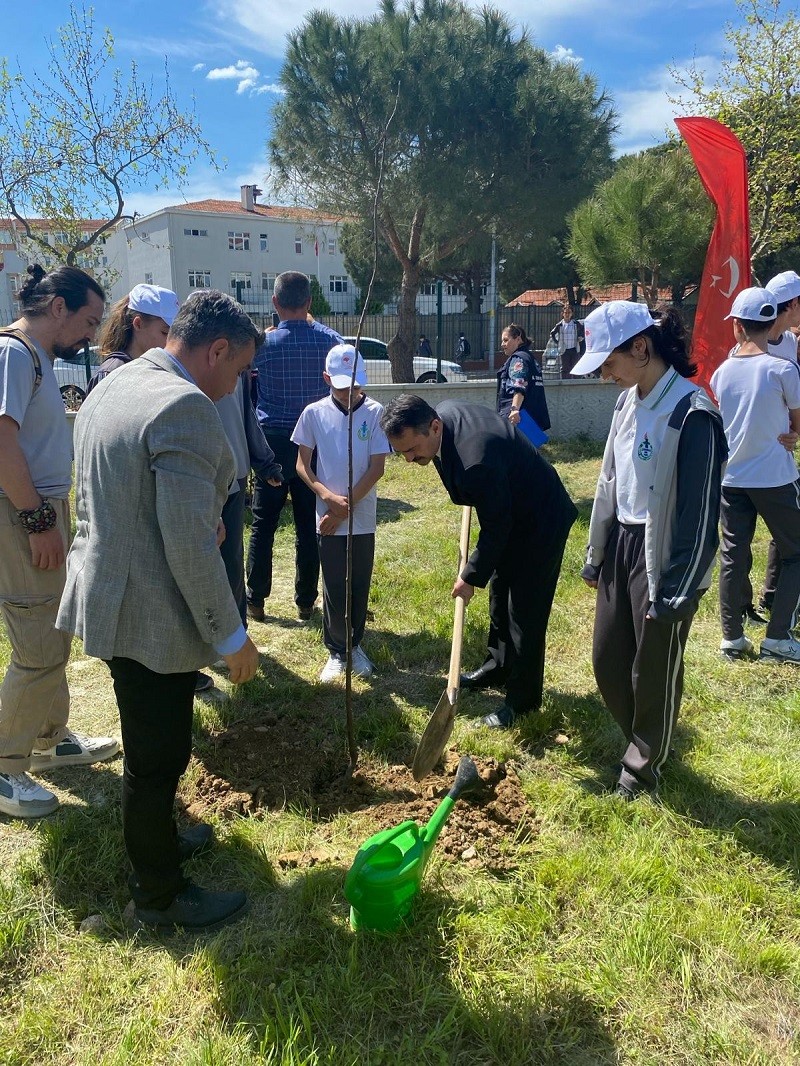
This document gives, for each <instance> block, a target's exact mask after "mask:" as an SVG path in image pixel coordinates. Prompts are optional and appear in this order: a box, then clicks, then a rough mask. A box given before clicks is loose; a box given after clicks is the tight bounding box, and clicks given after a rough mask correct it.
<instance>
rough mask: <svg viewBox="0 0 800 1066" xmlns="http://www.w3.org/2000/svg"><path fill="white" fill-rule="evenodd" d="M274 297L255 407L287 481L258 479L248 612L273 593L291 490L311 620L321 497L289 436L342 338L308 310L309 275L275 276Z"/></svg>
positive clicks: (321, 385)
mask: <svg viewBox="0 0 800 1066" xmlns="http://www.w3.org/2000/svg"><path fill="white" fill-rule="evenodd" d="M272 303H273V306H274V307H275V310H276V311H277V313H278V315H279V316H280V322H279V324H278V326H277V327H276V328H275V329H274V330H272V331H271V332H269V333H268V334H267V335H266V337H265V339H264V343H263V345H262V346H261V348H259V350H258V352H257V353H256V357H255V360H254V362H253V365H254V367H255V369H256V371H257V372H258V403H257V405H256V413H257V415H258V421H259V424H260V426H261V428H262V429H263V431H264V436H265V437H266V439H267V444H269V446H270V448H271V449H272V451H273V452H274V454H275V461H276V462H277V463H279V464H280V466H281V468H282V469H283V476H284V478H285V480H284V482H283V483H282V484H281V485H279V486H275V485H271V484H269V482H267V481H264V480H263V479H262V478H259V477H257V478H256V488H255V494H254V498H253V530H252V534H251V536H250V548H249V550H248V553H247V610H248V614H249V615H250V617H251V618H253V619H255V620H256V621H258V622H263V620H264V600H266V599H267V597H268V596H269V595H270V593H271V592H272V549H273V543H274V540H275V530H276V529H277V528H278V522H279V521H280V517H281V511H282V510H283V507H284V504H285V503H286V500H287V498H288V497H289V496H291V500H292V513H293V515H294V528H295V582H294V602H295V604H296V605H297V614H298V617H299V618H300V619H302V620H304V621H305V620H308V619H309V618H310V617H311V613H312V611H313V608H314V604H315V603H316V600H317V594H318V591H319V589H318V585H319V550H318V548H317V529H316V524H317V523H316V497H315V495H314V493H313V492H312V491H311V489H310V488H309V487H308V485H306V483H305V482H304V481H303V479H302V478H301V477H300V475H299V474H298V473H297V445H296V444H293V443H292V441H291V439H290V437H291V433H292V430H293V429H294V427H295V426H296V425H297V420H298V418H299V417H300V414H301V412H302V411H303V409H304V408H306V407H308V405H309V404H310V403H314V402H315V401H316V400H321V399H322V398H323V396H326V395H327V393H328V386H327V385H326V384H325V381H324V379H323V376H322V375H323V373H324V372H325V356H326V355H327V354H328V352H329V351H330V349H331V348H332V347H333V346H334V344H341V343H342V338H341V337H340V336H339V334H338V333H334V331H333V330H332V329H328V327H327V326H323V325H321V324H320V323H319V322H314V321H313V320H312V321H311V322H309V321H308V320H307V316H308V314H309V311H310V308H311V281H310V279H309V278H308V276H307V275H306V274H301V273H299V272H298V271H296V270H287V271H285V272H284V273H283V274H279V275H278V276H277V278H276V279H275V288H274V290H273V297H272Z"/></svg>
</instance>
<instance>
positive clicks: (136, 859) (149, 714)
mask: <svg viewBox="0 0 800 1066" xmlns="http://www.w3.org/2000/svg"><path fill="white" fill-rule="evenodd" d="M108 668H109V670H110V671H111V677H112V678H113V680H114V694H115V695H116V697H117V706H118V707H119V720H120V725H121V727H122V747H123V750H124V753H125V763H124V768H123V773H122V831H123V835H124V838H125V848H126V850H127V852H128V858H129V859H130V862H131V866H132V867H133V874H132V875H131V877H130V880H129V884H130V887H131V895H132V896H133V901H134V903H135V904H136V905H137V906H138V907H145V908H155V909H157V910H163V909H164V908H165V907H168V906H169V905H170V903H172V901H173V899H174V898H175V896H176V895H177V893H178V892H180V891H181V889H182V888H183V887H184V886H185V884H186V880H185V878H184V877H183V874H182V873H181V868H180V864H179V860H178V837H177V831H176V828H175V813H174V804H175V793H176V792H177V789H178V781H179V779H180V776H181V774H182V773H183V772H184V771H185V769H186V767H187V766H188V764H189V756H190V755H191V750H192V709H193V705H194V685H195V679H196V677H197V673H196V671H194V670H192V671H191V672H190V673H181V674H156V673H154V672H153V671H152V670H148V669H147V667H146V666H143V665H142V664H141V663H139V662H136V661H135V660H134V659H124V658H114V659H111V660H109V662H108Z"/></svg>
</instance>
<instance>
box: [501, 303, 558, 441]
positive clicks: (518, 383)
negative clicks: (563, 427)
mask: <svg viewBox="0 0 800 1066" xmlns="http://www.w3.org/2000/svg"><path fill="white" fill-rule="evenodd" d="M500 347H501V348H502V349H503V355H504V356H505V357H506V361H505V363H503V367H502V369H501V370H500V371H498V374H497V410H498V412H499V413H500V414H501V415H505V416H506V417H507V418H508V420H509V422H510V423H511V424H512V425H513V426H516V425H519V413H520V411H521V410H525V411H527V412H528V414H529V415H530V416H531V418H532V419H533V420H534V422H535V423H536V424H537V426H538V427H539V429H549V428H550V415H549V413H548V410H547V399H546V397H545V394H544V379H543V378H542V368H541V367H540V366H539V361H538V359H537V358H536V356H535V355H534V354H533V352H532V351H531V342H530V340H529V339H528V338H527V337H526V336H525V330H524V329H523V328H522V326H518V325H516V323H514V322H512V323H511V325H510V326H506V328H505V329H504V330H503V335H502V338H501V340H500Z"/></svg>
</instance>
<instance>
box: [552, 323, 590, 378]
mask: <svg viewBox="0 0 800 1066" xmlns="http://www.w3.org/2000/svg"><path fill="white" fill-rule="evenodd" d="M550 339H551V340H554V341H555V342H556V344H557V345H558V355H559V359H560V360H561V377H562V379H563V380H565V381H569V380H571V377H572V369H573V367H574V366H575V364H576V363H577V362H578V360H579V359H580V357H581V355H582V354H583V352H584V351H585V349H586V341H585V340H584V330H583V323H582V322H576V321H575V319H574V318H573V311H572V307H571V306H570V304H564V312H563V317H562V319H561V321H560V322H558V323H557V324H556V325H555V326H554V327H553V329H552V330H551V331H550Z"/></svg>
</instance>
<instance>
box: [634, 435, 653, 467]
mask: <svg viewBox="0 0 800 1066" xmlns="http://www.w3.org/2000/svg"><path fill="white" fill-rule="evenodd" d="M636 454H637V455H638V456H639V458H640V459H641V460H642V462H644V463H646V462H647V460H648V459H652V458H653V445H652V444H651V443H650V441H649V439H648V436H647V434H646V433H645V435H644V440H643V441H642V443H641V444H640V445H639V447H638V448H637V449H636Z"/></svg>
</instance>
